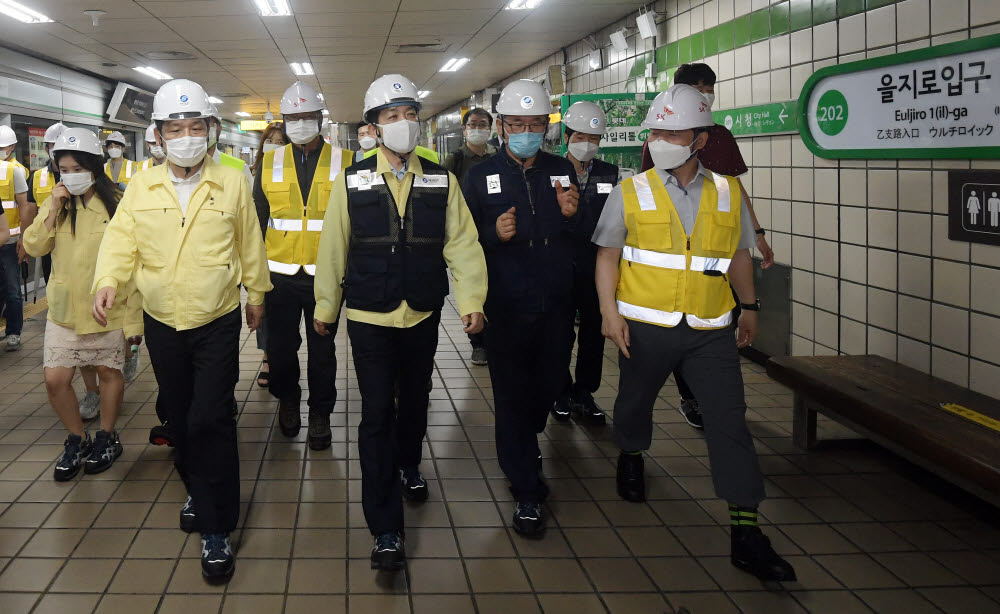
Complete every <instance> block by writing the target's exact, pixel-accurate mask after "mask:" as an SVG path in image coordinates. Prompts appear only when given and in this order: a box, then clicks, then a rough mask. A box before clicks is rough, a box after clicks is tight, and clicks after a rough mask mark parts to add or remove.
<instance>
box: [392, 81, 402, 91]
mask: <svg viewBox="0 0 1000 614" xmlns="http://www.w3.org/2000/svg"><path fill="white" fill-rule="evenodd" d="M392 91H394V92H396V93H397V94H398V93H399V92H402V91H403V84H402V83H400V82H398V81H397V82H395V83H393V84H392Z"/></svg>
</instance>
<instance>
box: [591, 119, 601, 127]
mask: <svg viewBox="0 0 1000 614" xmlns="http://www.w3.org/2000/svg"><path fill="white" fill-rule="evenodd" d="M600 125H601V120H600V118H597V117H593V118H591V120H590V127H591V128H596V127H598V126H600Z"/></svg>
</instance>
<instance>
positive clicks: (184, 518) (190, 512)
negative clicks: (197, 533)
mask: <svg viewBox="0 0 1000 614" xmlns="http://www.w3.org/2000/svg"><path fill="white" fill-rule="evenodd" d="M197 520H198V517H197V516H196V515H195V513H194V501H193V500H192V499H191V495H188V498H187V501H185V502H184V507H182V508H181V531H184V532H185V533H194V530H195V524H197Z"/></svg>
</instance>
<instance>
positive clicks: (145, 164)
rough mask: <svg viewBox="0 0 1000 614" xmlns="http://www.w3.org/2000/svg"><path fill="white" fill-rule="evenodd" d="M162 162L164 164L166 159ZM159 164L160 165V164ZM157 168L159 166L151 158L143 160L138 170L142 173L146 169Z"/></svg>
mask: <svg viewBox="0 0 1000 614" xmlns="http://www.w3.org/2000/svg"><path fill="white" fill-rule="evenodd" d="M163 161H164V162H166V161H167V159H166V158H164V159H163ZM160 164H162V162H161V163H160ZM157 166H159V164H157V163H156V160H154V159H152V158H146V159H145V160H143V161H142V162H140V163H139V170H140V171H144V170H147V169H151V168H156V167H157Z"/></svg>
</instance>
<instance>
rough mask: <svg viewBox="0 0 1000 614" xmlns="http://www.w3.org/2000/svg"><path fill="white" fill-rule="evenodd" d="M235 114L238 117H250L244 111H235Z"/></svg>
mask: <svg viewBox="0 0 1000 614" xmlns="http://www.w3.org/2000/svg"><path fill="white" fill-rule="evenodd" d="M236 114H237V115H239V116H240V117H250V114H249V113H247V112H246V111H237V112H236Z"/></svg>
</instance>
